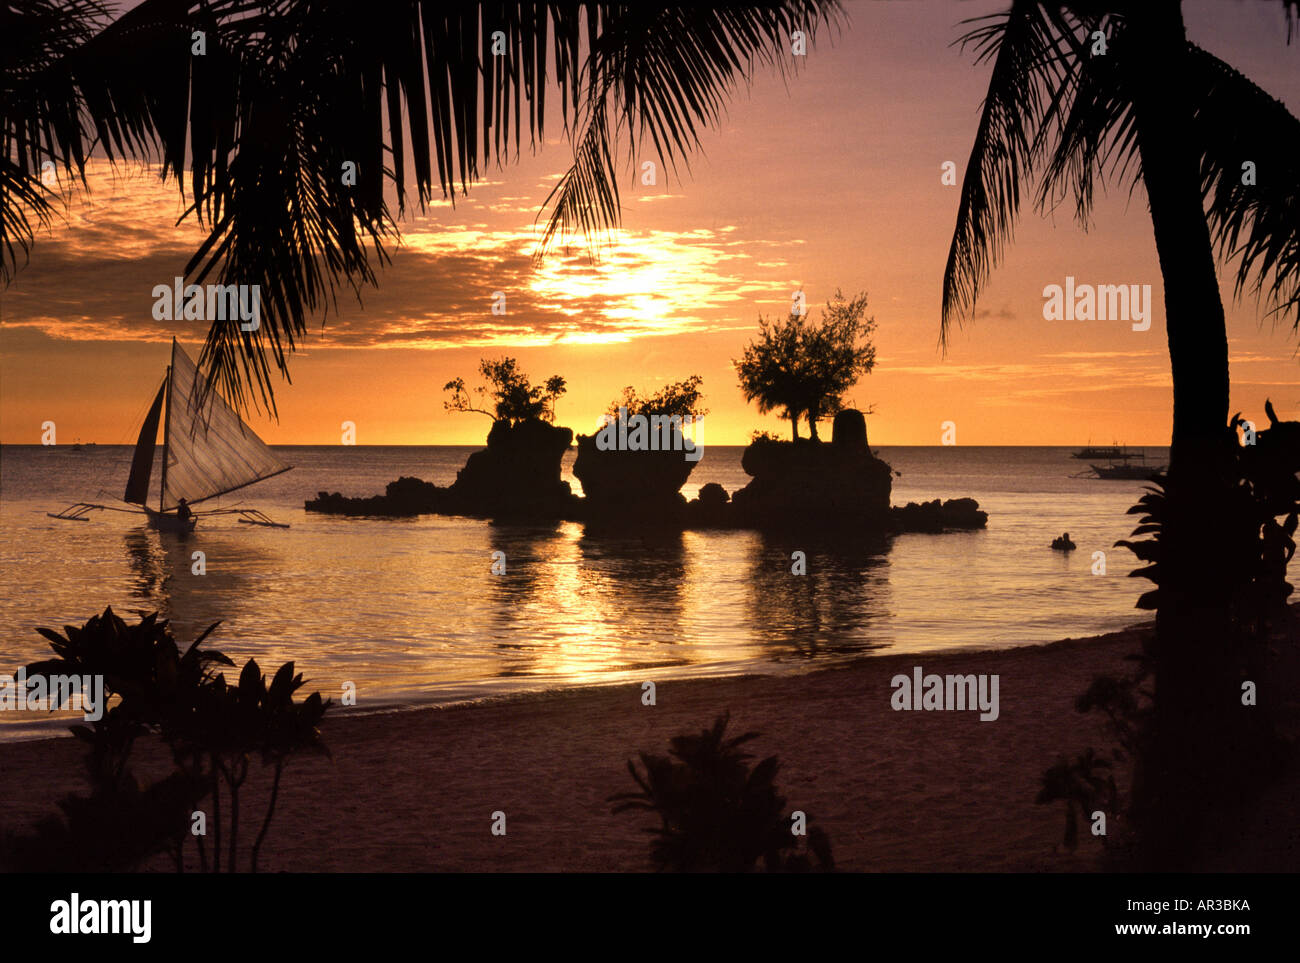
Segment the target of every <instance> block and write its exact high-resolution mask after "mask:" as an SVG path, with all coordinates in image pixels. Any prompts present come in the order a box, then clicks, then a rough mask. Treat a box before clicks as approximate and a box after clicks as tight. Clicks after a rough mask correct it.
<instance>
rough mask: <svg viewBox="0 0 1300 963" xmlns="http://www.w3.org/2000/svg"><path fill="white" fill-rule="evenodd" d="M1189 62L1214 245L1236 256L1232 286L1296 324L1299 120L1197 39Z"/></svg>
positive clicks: (1299, 310)
mask: <svg viewBox="0 0 1300 963" xmlns="http://www.w3.org/2000/svg"><path fill="white" fill-rule="evenodd" d="M1189 64H1190V70H1191V79H1190V82H1191V84H1192V96H1191V100H1192V103H1193V104H1195V123H1194V126H1193V130H1192V134H1193V136H1194V137H1195V143H1196V147H1197V149H1198V150H1199V152H1200V156H1201V189H1202V191H1203V192H1204V193H1205V197H1206V200H1207V215H1208V217H1209V221H1210V231H1211V236H1212V238H1213V240H1214V244H1215V247H1216V249H1217V252H1218V254H1219V256H1220V257H1221V258H1222V259H1223V260H1225V261H1232V260H1235V261H1236V262H1237V271H1236V284H1235V291H1234V294H1235V295H1236V296H1241V295H1242V294H1243V293H1246V292H1249V293H1250V294H1252V295H1254V296H1256V297H1258V298H1259V299H1260V300H1261V302H1262V303H1263V305H1264V306H1265V307H1266V309H1267V310H1268V311H1269V313H1276V314H1281V315H1282V316H1283V317H1286V316H1287V315H1290V319H1291V324H1292V326H1293V327H1294V328H1296V329H1298V330H1300V120H1297V119H1296V118H1295V117H1294V116H1293V115H1292V114H1291V112H1290V111H1288V110H1287V109H1286V106H1285V105H1284V104H1283V103H1282V102H1281V101H1279V100H1276V99H1275V98H1273V97H1272V96H1270V95H1269V94H1268V93H1267V92H1265V91H1264V90H1262V89H1260V88H1259V87H1258V86H1256V85H1255V84H1254V83H1252V82H1251V81H1250V80H1249V79H1248V78H1246V77H1245V76H1243V75H1242V74H1241V73H1239V72H1238V71H1236V70H1234V69H1233V68H1232V67H1230V66H1228V65H1227V64H1225V63H1224V62H1223V61H1221V60H1219V59H1218V58H1217V57H1215V56H1214V55H1213V54H1211V53H1208V52H1207V51H1205V50H1202V49H1201V48H1199V47H1196V46H1195V45H1189ZM1247 161H1249V162H1250V163H1252V164H1253V165H1254V171H1255V177H1254V178H1253V180H1254V183H1250V184H1247V183H1243V182H1244V181H1245V180H1246V178H1245V177H1244V176H1243V165H1244V164H1245V163H1246V162H1247Z"/></svg>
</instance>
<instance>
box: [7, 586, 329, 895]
mask: <svg viewBox="0 0 1300 963" xmlns="http://www.w3.org/2000/svg"><path fill="white" fill-rule="evenodd" d="M219 624H220V623H219V622H218V623H213V625H211V626H209V627H208V629H207V630H206V631H205V632H203V633H202V635H200V636H199V638H198V639H196V640H195V642H194V643H193V644H191V645H190V646H189V648H188V649H186V650H185V652H184V653H182V652H181V651H180V649H179V648H178V647H177V645H176V642H175V639H174V638H173V637H172V635H171V632H170V630H169V629H168V627H167V622H166V621H165V620H164V621H159V620H158V615H157V613H153V614H150V615H146V616H144V617H143V618H142V619H141V620H140V622H138V623H136V624H135V625H128V624H127V623H126V622H125V621H123V620H122V619H121V618H120V617H118V616H117V615H116V614H114V612H113V610H112V608H107V609H105V610H104V613H103V614H102V615H96V616H94V617H92V618H91V619H90V620H89V621H88V622H87V623H86V624H85V625H84V626H82V627H81V628H77V627H75V626H65V627H64V634H63V635H59V634H58V633H57V632H54V631H53V630H50V629H38V630H37V631H39V632H40V633H41V635H43V636H45V638H47V639H48V640H49V641H50V646H51V648H52V649H53V650H54V652H55V655H56V658H53V659H46V660H43V661H40V662H35V663H33V664H31V665H29V666H28V667H27V669H26V671H27V675H28V676H29V677H31V676H34V675H42V676H50V675H60V674H61V675H79V676H87V675H93V676H102V677H103V679H104V693H103V696H104V699H105V701H106V702H107V700H109V699H110V698H116V700H117V701H116V703H115V704H114V705H113V706H112V707H111V708H107V709H105V711H104V712H103V714H102V717H101V718H100V719H98V720H96V721H94V722H92V723H90V724H89V725H75V726H72V727H71V728H72V732H73V734H74V735H76V736H77V738H79V739H80V740H82V741H83V742H85V743H86V744H87V745H88V747H89V754H88V757H87V759H86V767H87V772H88V774H89V777H90V784H91V792H90V795H88V796H77V795H71V796H67V797H65V798H64V799H63V800H61V801H60V802H59V808H60V810H61V811H62V814H63V815H62V817H60V816H51V817H49V818H47V819H44V820H42V821H41V822H40V823H38V824H37V826H36V827H35V832H34V834H32V835H29V836H20V837H15V836H11V837H10V838H8V839H6V840H5V841H4V845H3V853H0V858H2V859H3V861H4V862H6V863H7V864H11V865H12V866H14V867H15V868H25V869H39V868H42V867H44V868H47V869H67V870H73V869H76V870H85V871H91V870H124V869H131V868H134V867H136V866H138V865H139V864H140V863H141V862H143V861H144V860H146V859H148V858H150V857H152V856H154V855H156V854H157V853H159V852H163V851H167V850H168V849H170V850H171V852H172V855H173V857H174V859H175V862H176V866H177V869H181V868H182V867H183V865H184V845H185V840H186V839H187V838H189V836H190V832H189V830H190V817H191V814H192V813H193V811H194V810H195V808H196V807H197V806H198V805H199V804H200V803H201V802H202V801H203V800H204V799H206V798H208V797H211V801H212V809H213V819H212V821H211V825H212V830H213V834H214V847H213V854H212V862H211V868H212V870H213V871H220V868H221V861H222V849H223V847H222V834H223V822H222V817H221V786H222V785H223V784H224V785H225V787H226V790H227V794H228V797H229V812H228V817H227V826H228V833H227V839H228V847H227V858H228V862H227V867H228V869H229V870H231V871H234V870H235V868H236V858H237V853H238V848H237V847H238V840H239V816H240V809H239V789H240V787H241V786H242V785H243V783H244V780H245V778H246V777H247V775H248V766H249V761H250V758H251V757H252V756H253V755H259V756H260V757H261V760H262V763H263V765H269V766H273V767H274V773H273V783H272V789H271V799H270V803H269V805H268V808H267V812H266V815H265V817H264V818H263V821H262V824H261V828H260V831H259V833H258V836H257V838H256V841H255V842H254V844H253V846H252V850H251V855H250V862H249V865H250V868H251V869H252V870H253V871H256V868H257V858H258V853H259V851H260V848H261V845H262V842H263V840H264V838H265V836H266V832H267V829H268V827H269V825H270V822H271V818H272V816H273V815H274V812H275V804H276V801H277V799H278V796H279V788H280V780H281V775H282V773H283V770H284V767H285V764H286V762H287V761H288V759H289V758H290V757H291V756H292V755H294V754H296V753H300V752H327V751H328V750H326V749H325V747H324V745H323V744H322V743H321V741H320V731H319V729H318V725H319V723H320V721H321V719H322V717H323V716H324V714H325V711H326V710H327V709H328V708H329V705H330V703H329V702H328V701H322V700H321V697H320V693H313V694H312V695H311V696H309V697H308V698H307V699H305V700H304V701H302V702H298V703H295V702H294V701H293V693H294V692H296V691H297V690H298V688H299V687H301V685H302V684H303V679H302V676H301V675H300V674H297V675H295V673H294V665H293V663H292V662H289V663H286V664H285V665H283V666H281V667H280V669H279V671H278V672H276V674H275V677H274V678H273V679H272V681H271V684H270V685H269V686H268V685H267V684H266V680H265V678H264V677H263V675H262V673H261V670H260V669H259V667H258V665H257V662H256V661H255V660H252V659H250V660H249V661H248V663H247V664H246V665H245V666H244V669H243V671H242V672H241V673H240V677H239V683H238V685H236V686H231V685H229V684H227V682H226V679H225V675H224V674H223V673H220V672H218V671H216V669H215V667H217V666H233V665H234V663H233V662H232V661H231V660H230V659H228V658H227V657H226V656H225V655H223V654H222V653H220V652H217V651H214V650H210V649H201V648H200V647H199V646H200V644H201V643H202V642H203V640H204V639H206V638H207V636H208V635H209V634H210V633H211V632H212V631H213V629H215V628H216V627H217V625H219ZM146 734H154V735H157V736H158V737H159V738H160V739H161V740H162V742H163V743H164V744H166V745H167V746H168V747H169V749H170V750H171V754H172V759H173V761H174V763H175V764H176V767H177V768H176V771H175V772H174V773H172V774H171V775H170V776H168V777H167V778H165V779H163V780H160V781H159V782H156V783H154V784H152V785H150V786H146V787H143V788H142V787H141V786H140V785H139V783H138V782H137V780H136V779H135V776H134V775H133V774H132V772H131V770H130V767H129V761H130V754H131V750H132V747H133V746H134V744H135V741H136V740H137V739H138V738H139V737H140V736H143V735H146ZM194 838H195V840H196V844H197V846H198V849H199V859H200V865H201V866H202V868H203V869H205V870H206V869H207V868H208V866H209V863H208V856H207V849H206V846H205V845H204V841H203V837H202V836H198V837H194ZM42 853H44V854H45V856H42Z"/></svg>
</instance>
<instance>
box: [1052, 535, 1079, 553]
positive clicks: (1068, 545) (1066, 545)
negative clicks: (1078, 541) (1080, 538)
mask: <svg viewBox="0 0 1300 963" xmlns="http://www.w3.org/2000/svg"><path fill="white" fill-rule="evenodd" d="M1052 548H1055V549H1059V550H1060V551H1062V552H1069V551H1072V550H1073V549H1075V548H1078V546H1077V545H1075V544H1074V542H1072V541H1070V533H1069V532H1065V533H1064V534H1063V535H1061V536H1060V537H1059V538H1054V539H1052Z"/></svg>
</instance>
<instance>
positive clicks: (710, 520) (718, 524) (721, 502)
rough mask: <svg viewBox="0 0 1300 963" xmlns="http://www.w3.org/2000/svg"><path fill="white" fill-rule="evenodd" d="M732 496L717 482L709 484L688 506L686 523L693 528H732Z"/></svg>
mask: <svg viewBox="0 0 1300 963" xmlns="http://www.w3.org/2000/svg"><path fill="white" fill-rule="evenodd" d="M730 501H731V496H730V495H728V494H727V490H726V489H725V488H723V487H722V486H721V485H719V484H718V483H717V482H709V483H708V484H707V485H705V486H704V487H702V488H701V489H700V493H699V495H698V496H696V497H695V499H693V500H692V501H691V502H689V503H688V504H687V506H686V521H687V525H688V526H689V527H691V528H730V527H732V507H731V505H730V504H729V503H730Z"/></svg>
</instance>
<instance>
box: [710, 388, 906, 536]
mask: <svg viewBox="0 0 1300 963" xmlns="http://www.w3.org/2000/svg"><path fill="white" fill-rule="evenodd" d="M741 467H742V468H744V469H745V473H746V474H748V475H751V476H753V479H754V480H753V481H751V482H750V483H749V484H748V485H746V486H745V487H744V488H742V489H741V490H740V491H738V492H736V493H735V494H734V495H733V496H732V504H733V505H734V514H735V516H736V519H737V522H738V523H739V524H741V525H744V526H746V527H752V528H777V527H780V528H785V527H801V526H816V527H819V528H837V527H843V526H851V527H854V528H871V529H878V530H884V529H886V528H888V526H889V493H890V488H891V484H892V480H893V473H892V471H891V470H890V467H889V465H887V464H886V463H885V462H883V461H881V460H880V459H879V458H876V457H875V456H874V455H873V454H872V453H871V449H870V448H869V447H868V445H867V427H866V420H865V419H864V418H863V417H862V413H861V412H860V411H854V410H852V409H849V410H846V411H841V412H840V413H839V414H838V415H836V416H835V423H834V428H833V434H832V440H831V443H830V444H829V445H827V444H823V443H821V442H814V441H797V442H789V441H773V440H771V439H759V440H757V441H755V442H754V443H753V444H751V445H750V446H749V447H748V448H747V449H745V454H744V456H743V457H742V459H741Z"/></svg>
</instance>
